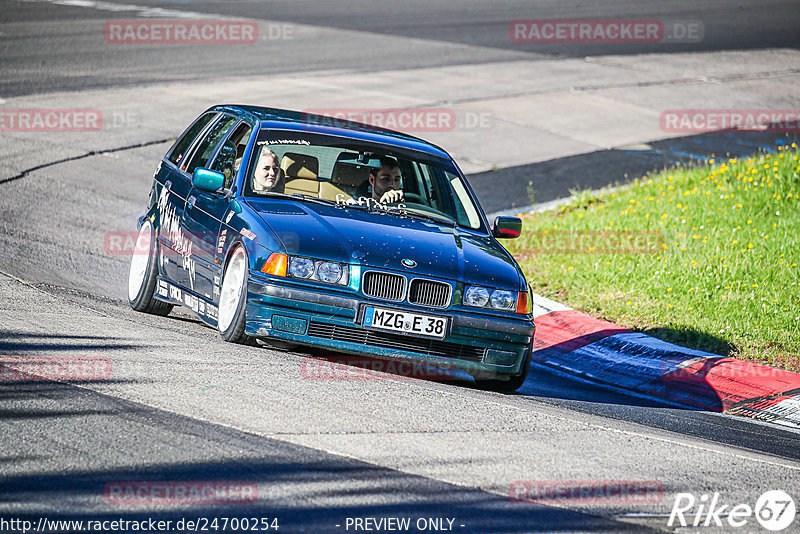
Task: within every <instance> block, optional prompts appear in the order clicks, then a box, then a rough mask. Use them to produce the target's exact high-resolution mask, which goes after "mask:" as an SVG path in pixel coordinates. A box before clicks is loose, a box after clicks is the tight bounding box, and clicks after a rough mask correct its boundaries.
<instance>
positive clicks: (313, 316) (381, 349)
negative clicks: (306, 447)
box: [245, 273, 534, 376]
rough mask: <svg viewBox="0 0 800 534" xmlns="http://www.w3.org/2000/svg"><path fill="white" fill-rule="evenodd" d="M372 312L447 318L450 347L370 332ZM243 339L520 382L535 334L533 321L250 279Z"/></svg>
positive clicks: (429, 340)
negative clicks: (366, 314)
mask: <svg viewBox="0 0 800 534" xmlns="http://www.w3.org/2000/svg"><path fill="white" fill-rule="evenodd" d="M367 305H372V306H380V307H385V308H392V309H397V310H402V311H407V312H413V313H419V314H431V315H437V316H445V317H448V319H449V325H450V326H449V331H448V332H447V335H446V336H445V337H444V339H441V340H440V339H433V338H423V337H418V336H414V335H409V334H404V333H399V332H398V333H394V332H387V331H383V330H374V329H370V328H365V327H363V326H362V325H361V315H362V314H363V309H364V307H365V306H367ZM245 331H246V332H247V333H248V334H249V335H251V336H254V337H257V338H265V339H276V340H281V341H289V342H294V343H301V344H305V345H313V346H318V347H328V348H331V349H334V350H336V351H341V352H348V353H353V354H367V355H371V356H376V357H379V358H384V359H392V360H410V361H413V362H417V363H420V364H430V365H435V366H439V367H445V368H457V369H462V370H464V371H467V372H471V373H479V374H481V375H482V376H487V375H505V376H515V375H519V374H520V373H521V368H522V365H523V362H524V361H525V356H526V355H527V353H528V351H530V350H532V341H533V334H534V325H533V321H532V320H531V319H530V318H524V317H520V318H519V319H512V318H507V317H504V316H497V317H488V316H486V315H481V314H478V313H469V312H466V311H464V310H461V309H455V310H454V309H448V310H429V309H425V308H422V307H416V306H410V305H407V304H405V305H403V304H400V303H387V302H383V301H378V300H371V299H368V298H362V297H358V298H354V297H353V296H352V295H347V294H344V293H338V294H337V293H335V292H334V291H329V292H328V291H325V290H324V289H322V288H320V289H317V288H313V290H309V289H308V288H300V287H296V286H294V285H291V284H288V283H287V284H286V285H284V284H281V283H275V282H274V281H272V280H266V279H261V278H257V277H254V276H253V273H251V276H250V279H249V282H248V291H247V321H246V325H245Z"/></svg>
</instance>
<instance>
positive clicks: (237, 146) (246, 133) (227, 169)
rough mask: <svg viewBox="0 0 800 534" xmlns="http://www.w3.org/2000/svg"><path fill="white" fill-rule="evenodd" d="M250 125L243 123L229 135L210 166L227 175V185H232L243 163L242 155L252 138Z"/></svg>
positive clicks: (213, 169)
mask: <svg viewBox="0 0 800 534" xmlns="http://www.w3.org/2000/svg"><path fill="white" fill-rule="evenodd" d="M250 132H251V128H250V125H248V124H245V123H242V124H240V125H239V126H238V127H237V128H236V130H234V132H233V133H232V134H231V135H230V137H228V139H227V140H226V141H225V143H224V144H223V145H222V148H220V150H219V153H218V154H217V157H216V158H214V163H212V164H211V166H210V167H209V168H210V169H211V170H212V171H217V172H221V173H222V174H223V175H225V187H226V188H227V187H230V186H231V184H232V183H233V179H234V177H235V176H236V173H238V172H239V167H241V165H242V155H243V154H244V149H245V148H246V147H247V141H248V139H249V138H250Z"/></svg>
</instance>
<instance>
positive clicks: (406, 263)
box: [400, 258, 417, 268]
mask: <svg viewBox="0 0 800 534" xmlns="http://www.w3.org/2000/svg"><path fill="white" fill-rule="evenodd" d="M400 263H402V264H403V265H404V266H406V267H408V268H413V267H416V266H417V262H415V261H414V260H410V259H408V258H403V261H401V262H400Z"/></svg>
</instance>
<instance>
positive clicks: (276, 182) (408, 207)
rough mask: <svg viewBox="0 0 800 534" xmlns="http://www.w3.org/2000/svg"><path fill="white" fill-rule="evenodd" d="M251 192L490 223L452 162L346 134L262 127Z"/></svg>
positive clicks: (248, 183) (469, 224)
mask: <svg viewBox="0 0 800 534" xmlns="http://www.w3.org/2000/svg"><path fill="white" fill-rule="evenodd" d="M244 193H245V195H247V196H272V195H275V194H279V193H282V194H287V195H302V197H303V198H306V199H321V200H323V201H331V202H336V203H338V204H344V205H350V206H354V207H356V206H362V207H364V208H366V209H380V210H383V211H387V212H389V213H397V214H402V215H406V216H411V217H414V216H418V217H420V218H426V219H428V220H432V221H441V222H442V223H443V224H450V225H459V226H463V227H465V228H471V229H474V230H480V229H482V228H483V225H482V223H481V218H480V216H479V215H478V213H479V212H478V208H477V206H476V205H475V203H474V202H473V200H472V198H470V196H469V193H468V192H467V188H466V186H465V184H464V182H463V179H462V178H461V177H460V176H459V174H458V173H457V171H456V170H455V168H454V167H453V166H452V163H451V162H449V161H447V160H443V159H439V158H435V157H434V156H429V155H426V154H423V153H421V152H417V151H411V150H403V149H398V148H394V147H387V146H385V145H380V144H374V143H370V142H368V141H360V140H356V139H348V138H343V137H336V136H328V135H318V134H310V133H305V132H292V131H285V130H267V131H262V132H261V133H260V135H259V138H258V139H257V141H256V146H255V147H254V150H253V155H252V159H251V162H250V165H248V174H247V176H246V179H245V187H244Z"/></svg>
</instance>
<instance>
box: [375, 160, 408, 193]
mask: <svg viewBox="0 0 800 534" xmlns="http://www.w3.org/2000/svg"><path fill="white" fill-rule="evenodd" d="M380 161H381V166H380V168H376V169H373V170H371V171H370V173H369V185H371V186H372V198H373V199H374V200H377V201H378V202H380V203H382V204H391V203H393V202H401V201H402V200H403V199H404V198H405V195H404V194H403V190H402V189H401V187H403V177H402V176H400V166H399V165H398V164H397V160H396V159H394V158H390V157H388V156H387V157H382V158H381V159H380Z"/></svg>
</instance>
